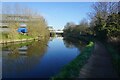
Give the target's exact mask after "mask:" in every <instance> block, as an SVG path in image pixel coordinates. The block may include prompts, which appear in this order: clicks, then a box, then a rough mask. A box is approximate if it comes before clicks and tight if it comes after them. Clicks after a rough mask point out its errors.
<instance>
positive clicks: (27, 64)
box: [2, 37, 85, 78]
mask: <svg viewBox="0 0 120 80" xmlns="http://www.w3.org/2000/svg"><path fill="white" fill-rule="evenodd" d="M75 41H76V40H75ZM84 46H85V43H83V42H81V41H76V42H72V41H69V40H65V39H63V37H57V38H50V39H46V40H43V41H33V42H26V43H14V44H13V43H10V44H7V45H3V47H2V77H3V78H50V77H52V76H54V75H56V74H58V73H59V72H60V70H61V69H62V68H63V67H64V66H65V65H66V64H68V63H69V62H71V61H72V60H73V59H75V58H76V57H77V56H78V55H79V54H80V52H81V50H82V49H83V48H84Z"/></svg>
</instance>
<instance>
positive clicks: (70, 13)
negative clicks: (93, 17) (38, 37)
mask: <svg viewBox="0 0 120 80" xmlns="http://www.w3.org/2000/svg"><path fill="white" fill-rule="evenodd" d="M10 4H14V3H10ZM19 4H20V5H24V6H27V7H29V8H31V9H32V10H33V11H37V12H38V13H39V14H41V15H42V16H43V17H44V18H45V19H46V21H47V23H48V26H53V28H54V29H56V30H57V29H63V28H64V26H65V24H66V23H67V22H74V23H76V24H79V23H80V20H82V19H83V18H86V19H87V20H88V15H87V13H89V12H90V11H91V5H92V4H93V3H92V2H19Z"/></svg>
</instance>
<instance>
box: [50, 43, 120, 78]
mask: <svg viewBox="0 0 120 80" xmlns="http://www.w3.org/2000/svg"><path fill="white" fill-rule="evenodd" d="M90 47H91V49H90ZM87 50H90V52H87ZM86 54H87V55H86ZM59 78H62V79H63V80H65V79H66V78H119V76H118V74H117V72H116V71H115V68H114V66H113V64H112V60H111V56H110V54H109V53H108V51H107V50H106V48H105V46H104V45H103V44H102V43H101V42H98V41H96V42H95V44H94V46H93V45H91V46H89V48H88V47H86V48H85V49H84V51H82V52H81V54H80V55H79V56H78V57H77V58H76V59H74V60H73V61H72V62H70V63H69V64H68V65H66V66H65V67H64V68H63V69H62V70H61V72H60V73H59V74H58V75H56V76H55V77H52V80H59Z"/></svg>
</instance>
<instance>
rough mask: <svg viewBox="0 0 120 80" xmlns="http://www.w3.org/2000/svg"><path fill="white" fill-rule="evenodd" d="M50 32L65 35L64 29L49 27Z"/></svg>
mask: <svg viewBox="0 0 120 80" xmlns="http://www.w3.org/2000/svg"><path fill="white" fill-rule="evenodd" d="M48 29H49V31H50V34H51V33H55V34H56V35H58V36H63V30H54V29H53V27H48Z"/></svg>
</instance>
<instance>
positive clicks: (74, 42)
mask: <svg viewBox="0 0 120 80" xmlns="http://www.w3.org/2000/svg"><path fill="white" fill-rule="evenodd" d="M63 41H64V44H65V46H66V47H67V48H74V47H77V48H78V49H82V48H83V47H84V46H85V45H86V44H87V43H86V42H83V41H80V40H78V39H74V38H64V39H63Z"/></svg>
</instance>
